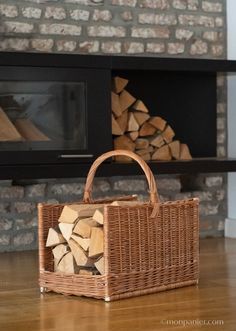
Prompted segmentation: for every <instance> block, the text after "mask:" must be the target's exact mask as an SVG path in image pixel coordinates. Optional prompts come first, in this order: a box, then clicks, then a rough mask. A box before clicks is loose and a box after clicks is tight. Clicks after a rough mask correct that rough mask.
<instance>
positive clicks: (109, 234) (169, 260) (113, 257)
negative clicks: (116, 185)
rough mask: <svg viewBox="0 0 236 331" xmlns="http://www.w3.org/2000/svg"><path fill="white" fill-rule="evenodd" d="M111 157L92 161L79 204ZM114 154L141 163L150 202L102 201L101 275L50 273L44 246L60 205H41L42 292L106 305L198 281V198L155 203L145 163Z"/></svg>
mask: <svg viewBox="0 0 236 331" xmlns="http://www.w3.org/2000/svg"><path fill="white" fill-rule="evenodd" d="M116 153H117V151H114V152H109V153H106V154H104V155H102V157H100V158H98V159H97V160H96V161H95V162H94V164H93V165H92V167H91V170H90V172H89V175H88V178H87V182H86V186H85V194H84V201H86V202H88V203H91V202H92V199H91V190H92V182H93V178H94V175H95V172H96V169H97V167H98V166H99V164H100V163H101V162H102V161H103V160H105V159H106V158H107V157H110V156H113V155H117V154H116ZM118 153H119V154H118V155H126V156H129V157H132V158H134V159H135V160H137V159H138V163H139V164H141V165H142V168H143V170H144V173H145V175H146V176H147V180H148V184H149V190H150V202H146V203H143V204H141V205H140V204H137V205H135V206H132V207H131V206H127V207H126V206H110V205H109V204H106V202H107V203H109V201H104V203H105V208H104V238H105V239H104V258H105V274H104V275H103V276H97V275H94V276H89V275H74V274H71V275H64V274H60V273H55V272H53V256H52V253H51V249H50V248H46V247H45V243H46V239H47V234H48V230H49V228H50V227H54V226H56V225H57V224H58V218H59V216H60V213H61V211H62V208H63V205H44V204H40V205H39V257H40V280H39V282H40V286H41V287H43V288H44V290H46V291H54V292H58V293H64V294H74V295H84V296H89V297H94V298H98V299H101V298H103V299H105V300H106V301H111V300H117V299H121V298H127V297H131V296H138V295H142V294H147V293H154V292H158V291H163V290H167V289H172V288H177V287H182V286H186V285H191V284H196V283H197V282H198V274H199V244H198V243H199V216H198V199H187V200H181V201H174V202H165V203H160V202H158V201H159V200H158V195H157V192H156V183H155V179H154V177H153V175H152V172H151V170H150V168H149V167H148V166H147V165H146V163H145V162H144V161H143V160H142V159H141V158H139V157H138V156H136V155H135V154H134V153H131V152H128V151H118ZM143 164H144V165H143ZM126 199H127V198H126V197H124V200H126ZM130 199H132V197H131V198H130ZM115 200H117V198H115ZM99 202H101V201H99ZM93 203H96V202H93ZM157 207H158V208H157ZM153 211H155V212H153Z"/></svg>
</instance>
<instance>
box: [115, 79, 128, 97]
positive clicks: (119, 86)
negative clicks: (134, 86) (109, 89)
mask: <svg viewBox="0 0 236 331" xmlns="http://www.w3.org/2000/svg"><path fill="white" fill-rule="evenodd" d="M128 82H129V81H128V79H125V78H122V77H119V76H116V77H114V80H113V89H114V91H115V92H116V93H120V92H121V91H123V90H124V88H125V87H126V85H127V84H128Z"/></svg>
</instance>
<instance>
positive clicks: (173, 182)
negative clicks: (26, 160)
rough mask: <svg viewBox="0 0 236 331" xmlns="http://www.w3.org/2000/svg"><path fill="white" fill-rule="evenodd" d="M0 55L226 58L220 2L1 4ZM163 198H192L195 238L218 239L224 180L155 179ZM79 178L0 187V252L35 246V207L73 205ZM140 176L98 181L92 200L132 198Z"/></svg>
mask: <svg viewBox="0 0 236 331" xmlns="http://www.w3.org/2000/svg"><path fill="white" fill-rule="evenodd" d="M0 50H1V51H23V52H53V53H56V52H60V53H66V52H73V53H90V54H114V55H119V54H122V55H125V54H126V55H145V56H163V57H166V56H168V57H191V58H225V57H226V1H225V0H208V1H205V0H109V1H108V0H104V1H102V0H25V1H23V0H20V1H16V0H0ZM226 89H227V86H226V79H225V77H224V75H221V74H219V75H218V80H217V93H218V94H217V95H218V104H217V133H218V134H217V153H218V156H225V155H226V143H227V141H226V139H227V138H226V137H227V134H226V132H227V123H226V112H227V99H226ZM156 178H157V183H158V187H159V192H160V194H161V198H162V199H163V200H168V199H182V198H184V197H192V196H198V197H200V200H201V207H200V214H201V216H200V218H201V223H200V227H201V229H200V230H201V236H203V237H207V236H222V235H223V229H224V219H225V217H226V213H227V209H226V199H227V197H226V185H227V181H226V176H225V174H199V175H198V176H187V175H185V176H179V175H176V176H174V175H173V176H157V177H156ZM83 185H84V178H74V179H60V180H54V179H51V180H44V179H41V180H38V181H19V182H12V181H1V182H0V251H11V250H23V249H34V248H36V247H37V209H36V205H37V203H38V202H42V201H47V202H50V203H54V202H65V201H78V200H80V199H81V198H82V193H83ZM146 185H147V184H146V181H145V180H144V178H143V177H142V176H140V177H134V178H133V177H128V178H121V177H114V178H103V179H97V180H96V181H95V185H94V196H95V197H97V196H101V197H102V196H103V197H104V196H110V195H120V194H123V193H137V194H138V195H139V197H140V199H146V198H147V193H146V192H147V186H146Z"/></svg>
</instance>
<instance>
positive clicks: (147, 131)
mask: <svg viewBox="0 0 236 331" xmlns="http://www.w3.org/2000/svg"><path fill="white" fill-rule="evenodd" d="M155 132H156V128H155V127H154V126H152V125H151V124H149V123H148V122H145V123H144V124H143V125H142V126H141V129H140V130H139V136H140V137H146V136H152V135H153V134H154V133H155Z"/></svg>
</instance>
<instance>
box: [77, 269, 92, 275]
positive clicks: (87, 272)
mask: <svg viewBox="0 0 236 331" xmlns="http://www.w3.org/2000/svg"><path fill="white" fill-rule="evenodd" d="M79 274H80V275H87V276H92V275H93V270H92V269H80V271H79Z"/></svg>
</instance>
